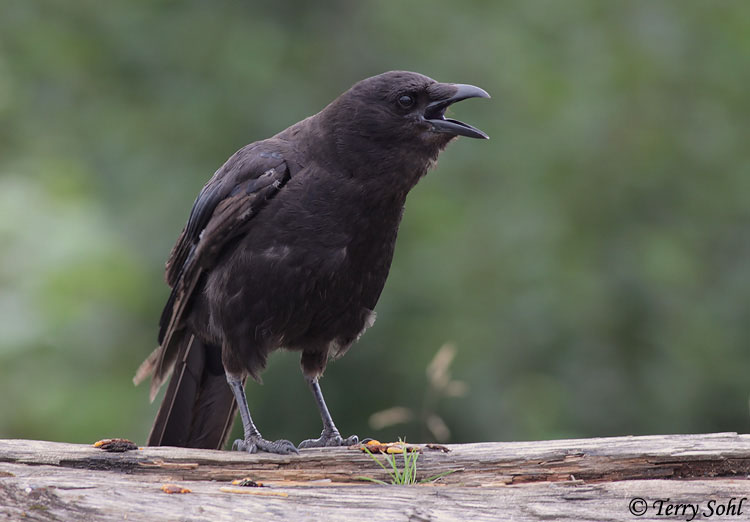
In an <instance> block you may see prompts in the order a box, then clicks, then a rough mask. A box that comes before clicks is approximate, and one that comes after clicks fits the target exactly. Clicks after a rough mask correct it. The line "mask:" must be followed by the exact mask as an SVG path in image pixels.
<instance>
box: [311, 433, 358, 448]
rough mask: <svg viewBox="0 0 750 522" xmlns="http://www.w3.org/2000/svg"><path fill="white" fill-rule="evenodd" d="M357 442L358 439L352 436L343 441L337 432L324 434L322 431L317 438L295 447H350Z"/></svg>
mask: <svg viewBox="0 0 750 522" xmlns="http://www.w3.org/2000/svg"><path fill="white" fill-rule="evenodd" d="M358 442H359V437H357V436H356V435H352V436H351V437H349V438H346V439H344V438H342V437H341V435H340V434H339V433H338V432H334V433H326V432H325V430H324V431H323V433H321V434H320V437H319V438H317V439H307V440H303V441H302V442H300V443H299V446H297V447H298V448H299V449H304V448H330V447H337V446H351V445H352V444H357V443H358Z"/></svg>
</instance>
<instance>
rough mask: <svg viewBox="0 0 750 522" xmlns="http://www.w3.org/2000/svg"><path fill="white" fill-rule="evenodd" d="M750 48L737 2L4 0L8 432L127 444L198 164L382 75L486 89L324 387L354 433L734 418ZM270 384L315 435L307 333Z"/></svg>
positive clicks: (257, 394) (749, 132) (746, 212)
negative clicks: (483, 135) (402, 73)
mask: <svg viewBox="0 0 750 522" xmlns="http://www.w3.org/2000/svg"><path fill="white" fill-rule="evenodd" d="M749 64H750V5H749V4H747V3H746V2H741V1H736V2H731V1H716V2H707V1H687V0H680V1H677V0H674V1H653V0H632V1H611V2H601V1H599V0H590V1H586V0H578V1H568V2H560V1H556V0H544V1H543V0H518V1H497V2H489V1H462V2H456V1H448V0H429V1H426V0H422V1H413V2H398V3H397V2H377V1H374V0H371V1H362V2H350V1H337V2H316V3H309V2H224V1H214V2H208V1H203V0H193V1H181V2H177V1H159V2H154V1H135V2H134V1H125V0H117V1H113V0H111V1H108V2H105V3H102V2H99V1H96V0H88V1H86V0H80V1H71V2H57V1H51V0H50V1H32V0H4V1H3V2H2V5H1V6H0V397H2V398H3V400H2V401H0V437H6V438H7V437H14V438H15V437H18V438H38V439H47V440H61V441H70V442H90V441H93V440H95V439H97V438H100V437H105V436H124V437H129V438H132V439H133V440H136V441H139V442H143V441H144V439H145V437H146V434H147V433H148V429H149V426H150V422H151V420H152V418H153V415H154V413H155V411H156V407H157V404H156V403H155V404H149V402H148V388H147V386H141V387H139V388H135V387H134V386H133V384H132V382H131V377H132V375H133V373H134V371H135V369H136V368H137V367H138V365H139V364H140V362H141V361H142V360H143V359H144V358H145V357H146V356H147V355H148V354H149V353H150V352H151V350H152V349H153V348H154V347H155V338H156V324H157V321H158V318H159V313H160V311H161V307H162V305H163V303H164V301H165V299H166V296H167V287H166V285H165V284H164V282H163V263H164V261H165V259H166V256H167V254H168V253H169V250H170V248H171V246H172V244H173V242H174V240H175V239H176V237H177V234H178V233H179V231H180V229H181V227H182V225H183V224H184V222H185V220H186V218H187V215H188V212H189V210H190V207H191V205H192V202H193V199H194V198H195V196H196V194H197V193H198V191H199V190H200V188H201V187H202V185H203V183H204V182H205V181H206V180H207V179H208V178H209V177H210V176H211V174H212V173H213V172H214V170H215V169H216V168H218V167H219V166H220V165H221V164H222V163H223V162H224V161H225V159H226V158H227V157H228V156H229V155H231V154H232V153H233V152H234V151H235V150H236V149H238V148H239V147H241V146H242V145H244V144H246V143H249V142H251V141H255V140H257V139H261V138H265V137H268V136H270V135H272V134H274V133H276V132H278V131H280V130H281V129H283V128H285V127H286V126H288V125H290V124H292V123H294V122H296V121H298V120H300V119H302V118H303V117H306V116H308V115H310V114H313V113H315V112H317V111H318V110H320V109H321V108H322V107H323V106H324V105H325V104H326V103H328V102H329V101H330V100H331V99H333V98H334V97H335V96H337V95H338V94H339V93H340V92H342V91H343V90H345V89H346V88H348V87H349V86H350V85H351V84H353V83H354V82H356V81H358V80H359V79H361V78H364V77H366V76H371V75H373V74H377V73H380V72H383V71H386V70H390V69H408V70H415V71H419V72H422V73H424V74H427V75H429V76H432V77H433V78H436V79H438V80H440V81H453V82H461V83H472V84H475V85H479V86H481V87H483V88H485V89H486V90H488V91H489V92H490V93H491V94H492V95H493V99H492V100H489V101H486V100H473V101H468V102H465V103H462V104H461V105H460V106H457V107H456V108H454V110H453V113H454V114H455V115H456V116H457V117H459V118H461V119H463V120H465V121H468V122H470V123H473V124H475V125H476V126H478V127H480V128H482V129H483V130H485V131H486V132H487V133H488V134H489V135H490V136H491V137H492V139H491V140H490V141H489V142H480V141H475V140H468V139H460V140H458V141H457V142H456V143H453V144H451V146H450V147H449V148H448V150H447V151H446V152H445V153H444V154H443V155H442V158H441V161H440V164H439V166H438V168H437V169H436V170H434V171H433V172H431V173H430V175H429V176H428V177H427V178H426V179H424V180H423V181H422V182H421V183H420V184H419V185H418V186H417V188H416V189H415V190H414V191H413V192H412V194H411V195H410V198H409V201H408V203H407V209H406V214H405V218H404V222H403V226H402V228H401V233H400V236H399V244H398V248H397V250H396V257H395V260H394V264H393V268H392V270H391V276H390V279H389V281H388V284H387V286H386V288H385V291H384V293H383V297H382V298H381V300H380V303H379V305H378V308H377V311H378V321H377V323H376V325H375V327H373V328H372V329H371V330H369V331H368V332H367V335H365V336H364V337H363V338H362V340H361V341H360V342H359V343H358V344H357V345H356V346H355V347H354V348H353V349H352V350H351V351H350V352H349V354H348V355H347V356H346V357H344V358H343V359H342V360H340V361H337V362H335V363H333V364H331V365H329V368H328V371H327V373H326V376H325V379H324V380H323V382H322V384H323V389H324V391H325V392H326V396H327V398H328V401H329V406H330V407H331V410H332V413H333V415H334V418H335V419H336V421H337V424H338V425H339V427H340V428H341V430H342V432H344V435H348V434H350V433H358V434H359V435H360V436H373V437H376V438H381V439H393V438H395V437H397V436H403V437H406V439H407V440H409V441H413V442H417V441H421V440H428V439H446V440H450V441H452V442H466V441H483V440H495V441H506V440H514V439H546V438H556V437H591V436H600V435H617V434H646V433H675V432H712V431H721V430H728V431H748V429H749V428H750V415H749V413H748V394H749V393H750V382H749V381H750V380H749V379H748V370H749V369H750V349H748V348H750V317H749V314H748V311H749V309H750V305H749V303H750V272H749V271H750V263H749V261H750V237H749V236H750V146H749V145H748V137H749V136H750V128H748V127H750V123H749V122H750V96H749V95H748V86H750V66H748V65H749ZM446 343H449V344H450V345H452V346H454V347H455V357H454V358H453V360H452V361H451V360H450V359H451V357H450V356H451V352H450V349H444V350H443V351H442V352H441V355H440V356H439V357H438V360H437V361H434V362H433V364H432V366H430V371H426V370H427V369H428V366H429V365H430V362H431V361H433V358H434V356H435V354H436V353H437V352H438V350H439V349H440V348H441V346H443V345H445V344H446ZM264 382H265V384H264V385H262V386H261V385H258V384H256V383H251V384H250V385H249V387H248V395H249V400H250V406H251V411H252V412H253V414H254V417H255V418H256V420H257V422H258V424H259V426H260V429H261V431H262V432H263V434H264V435H265V436H266V437H269V438H280V437H284V438H289V439H291V440H294V441H299V440H301V439H303V438H307V437H310V436H313V435H316V434H317V433H318V432H319V431H320V421H319V419H318V416H317V411H316V409H315V406H314V403H313V401H312V398H311V396H310V395H309V393H308V391H307V389H306V386H305V383H304V382H303V380H302V378H301V376H300V372H299V365H298V357H297V355H295V354H290V353H278V354H276V355H275V356H273V357H272V358H271V363H270V366H269V368H268V370H267V371H266V373H265V374H264ZM394 407H397V408H400V409H396V410H390V411H386V412H385V413H384V414H383V413H382V412H383V410H389V409H391V408H394ZM378 412H380V413H381V414H380V415H375V417H374V418H371V416H372V415H373V414H377V413H378ZM399 419H401V420H403V421H405V422H402V423H395V422H396V421H398V420H399ZM428 425H429V426H428ZM446 430H447V431H446Z"/></svg>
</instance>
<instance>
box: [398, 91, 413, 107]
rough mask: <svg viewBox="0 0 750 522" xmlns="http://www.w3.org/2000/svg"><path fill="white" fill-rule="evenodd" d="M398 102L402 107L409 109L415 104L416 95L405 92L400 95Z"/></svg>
mask: <svg viewBox="0 0 750 522" xmlns="http://www.w3.org/2000/svg"><path fill="white" fill-rule="evenodd" d="M398 104H399V105H401V107H403V108H404V109H409V108H411V106H412V105H414V96H412V95H410V94H403V95H401V96H399V98H398Z"/></svg>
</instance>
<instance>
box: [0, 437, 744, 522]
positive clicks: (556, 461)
mask: <svg viewBox="0 0 750 522" xmlns="http://www.w3.org/2000/svg"><path fill="white" fill-rule="evenodd" d="M448 448H449V449H450V450H451V451H450V452H449V453H443V452H440V451H434V450H427V449H425V450H424V452H423V453H422V454H421V455H420V456H419V459H418V463H417V468H418V477H420V478H421V477H429V476H432V475H437V474H440V473H444V472H447V471H449V472H451V473H450V474H448V475H446V476H444V477H442V478H440V479H438V480H437V481H434V482H432V483H430V484H426V485H415V486H382V485H378V484H374V483H372V482H366V481H363V480H362V478H361V477H370V478H374V479H379V480H384V481H389V477H388V475H387V473H385V472H384V471H383V470H382V469H381V468H380V467H379V466H378V465H377V464H376V463H375V462H374V461H373V460H372V458H371V457H370V456H368V455H367V454H364V453H362V452H361V451H359V450H356V449H348V448H326V449H311V450H302V451H301V454H300V455H299V456H296V455H295V456H280V455H270V454H256V455H248V454H242V453H235V452H226V451H210V450H193V449H185V448H169V447H158V448H156V447H155V448H140V449H138V450H133V451H129V452H125V453H106V452H103V451H101V450H100V449H97V448H94V447H93V446H90V445H80V444H64V443H55V442H44V441H29V440H0V520H4V519H7V520H19V519H23V520H124V519H127V520H211V521H216V520H244V519H247V520H321V519H326V520H365V519H367V520H370V521H373V522H377V521H380V520H383V521H385V520H389V521H390V520H503V519H507V520H511V519H512V520H520V521H527V520H528V521H531V520H565V519H569V520H582V521H585V520H634V519H636V518H638V519H639V520H662V519H664V518H671V519H679V520H688V519H691V515H693V516H692V519H696V518H697V519H710V518H714V519H717V520H724V519H731V520H741V519H748V518H750V501H748V500H747V498H746V497H750V481H748V480H747V479H748V475H750V436H748V435H738V434H736V433H718V434H708V435H664V436H648V437H613V438H596V439H580V440H555V441H538V442H511V443H497V442H492V443H477V444H457V445H449V446H448ZM381 459H382V457H381ZM396 462H397V463H398V464H401V463H402V460H401V457H400V456H397V461H396ZM243 477H250V478H252V479H253V480H255V481H259V482H263V483H264V486H265V487H261V488H252V487H250V488H248V487H240V486H233V485H232V484H231V481H232V480H233V479H239V478H243ZM165 484H176V485H177V486H179V488H178V489H180V488H184V489H187V490H190V493H183V494H179V493H174V494H167V493H165V492H164V491H163V490H162V486H163V485H165ZM639 499H640V500H639ZM743 499H744V500H743ZM631 510H632V511H631ZM641 511H644V512H643V513H641V514H640V516H638V517H636V514H639V513H640V512H641ZM738 512H739V513H738ZM726 517H730V518H726Z"/></svg>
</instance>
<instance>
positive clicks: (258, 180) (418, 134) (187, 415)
mask: <svg viewBox="0 0 750 522" xmlns="http://www.w3.org/2000/svg"><path fill="white" fill-rule="evenodd" d="M470 97H489V96H488V95H487V93H486V92H484V91H483V90H481V89H479V88H478V87H473V86H470V85H461V84H445V83H438V82H435V81H434V80H432V79H430V78H428V77H426V76H423V75H420V74H416V73H411V72H403V71H392V72H388V73H384V74H381V75H378V76H374V77H371V78H367V79H365V80H362V81H361V82H359V83H357V84H355V85H354V86H353V87H352V88H351V89H349V90H348V91H346V92H345V93H343V94H342V95H341V96H339V97H338V98H336V99H335V100H334V101H333V102H332V103H331V104H330V105H328V106H327V107H326V108H325V109H323V110H322V111H321V112H319V113H318V114H316V115H314V116H311V117H309V118H307V119H305V120H302V121H300V122H299V123H297V124H295V125H292V126H291V127H289V128H287V129H286V130H284V131H282V132H280V133H279V134H277V135H275V136H273V137H272V138H269V139H266V140H263V141H258V142H255V143H252V144H250V145H247V146H245V147H243V148H242V149H240V150H239V151H237V152H236V153H235V154H234V155H233V156H232V157H230V158H229V159H228V160H227V162H226V163H225V164H224V165H223V166H222V167H221V168H220V169H219V170H218V171H217V172H216V173H215V174H214V176H213V177H212V178H211V179H210V180H209V181H208V183H207V184H206V186H205V187H204V188H203V190H201V192H200V194H199V195H198V198H197V199H196V201H195V204H194V206H193V209H192V211H191V213H190V217H189V219H188V222H187V225H186V226H185V228H184V229H183V231H182V234H181V235H180V237H179V239H178V240H177V243H176V245H175V246H174V248H173V249H172V253H171V255H170V257H169V260H168V262H167V270H166V279H167V283H168V284H169V285H170V287H171V288H172V292H171V294H170V296H169V299H168V301H167V304H166V306H165V308H164V312H163V313H162V317H161V321H160V330H159V347H158V348H157V349H156V350H155V351H154V352H153V353H152V354H151V356H149V358H148V359H146V361H144V363H143V364H142V365H141V367H140V368H139V370H138V372H137V374H136V377H135V379H134V380H135V381H136V383H137V382H140V381H141V380H143V379H144V378H145V377H147V376H148V375H150V374H153V379H152V383H151V399H152V400H153V398H154V396H155V395H156V393H157V391H158V389H159V387H160V386H161V385H162V383H163V382H164V381H165V380H166V378H167V376H168V375H169V372H170V371H172V370H173V376H172V379H171V382H170V384H169V387H168V390H167V393H166V396H165V398H164V401H163V403H162V406H161V408H160V410H159V413H158V415H157V418H156V420H155V422H154V427H153V428H152V431H151V434H150V436H149V441H148V443H149V445H176V446H189V447H205V448H219V447H221V446H222V445H223V443H224V442H225V439H226V437H227V436H228V433H229V430H230V428H231V424H232V421H233V419H234V416H235V413H236V407H237V406H236V404H235V402H234V399H236V400H237V402H238V403H239V408H240V414H241V416H242V421H243V427H244V429H245V437H244V440H241V441H236V443H235V447H237V448H239V449H244V450H246V451H251V452H253V451H257V450H264V451H272V452H277V453H289V452H293V451H296V448H295V447H294V445H292V444H291V443H290V442H288V441H284V440H282V441H276V442H270V441H266V440H265V439H263V438H262V437H261V436H260V433H259V432H258V430H257V428H256V427H255V425H254V424H253V422H252V419H251V417H250V413H249V411H248V410H247V403H246V400H245V395H244V389H243V387H244V382H245V379H246V377H247V376H248V375H249V376H251V377H253V378H255V379H258V378H259V375H260V372H261V371H262V370H263V368H264V367H265V365H266V358H267V357H268V355H269V354H270V353H271V352H272V351H274V350H277V349H280V348H284V349H288V350H296V351H299V352H301V365H302V372H303V374H304V376H305V377H306V379H307V380H308V383H309V384H310V387H311V390H312V392H313V395H314V397H315V399H316V402H317V404H318V407H319V409H320V413H321V417H322V419H323V425H324V429H323V433H322V434H321V437H320V438H319V439H312V440H308V441H305V442H303V443H302V444H301V445H300V447H310V446H325V445H329V446H330V445H340V444H348V443H351V442H353V441H354V440H356V437H350V438H349V439H343V438H342V437H341V436H340V434H339V432H338V430H337V429H336V427H335V425H334V424H333V421H332V419H331V417H330V414H329V413H328V410H327V408H326V406H325V402H324V401H323V396H322V393H321V391H320V387H319V385H318V378H319V377H320V375H321V374H322V373H323V370H324V369H325V367H326V362H327V361H328V359H329V358H331V357H339V356H341V355H343V354H344V353H345V352H346V351H347V350H348V349H349V347H350V346H351V345H352V344H353V343H354V342H355V341H356V340H357V338H358V337H359V336H360V335H361V334H362V333H363V332H364V330H365V329H367V327H369V326H371V325H372V323H373V321H374V317H375V315H374V308H375V304H376V303H377V301H378V298H379V296H380V293H381V291H382V289H383V285H384V284H385V280H386V278H387V276H388V270H389V268H390V265H391V259H392V257H393V250H394V246H395V242H396V234H397V231H398V226H399V222H400V221H401V215H402V212H403V208H404V202H405V199H406V195H407V193H408V192H409V190H411V188H412V187H414V185H415V184H416V183H417V181H419V179H420V178H421V177H422V176H424V175H425V173H426V172H427V170H428V169H429V168H430V167H431V166H432V165H433V164H434V162H435V161H436V160H437V157H438V154H439V153H440V151H441V150H442V149H443V148H444V147H445V146H446V145H447V144H448V142H449V141H451V140H452V139H453V138H454V137H455V136H457V135H463V136H469V137H473V138H486V137H487V136H486V135H485V134H484V133H483V132H481V131H480V130H478V129H476V128H474V127H472V126H470V125H467V124H464V123H461V122H458V121H456V120H451V119H446V118H445V117H444V113H445V109H446V108H447V107H448V106H449V105H450V104H452V103H454V102H457V101H460V100H463V99H466V98H470ZM227 382H228V383H229V386H227Z"/></svg>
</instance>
